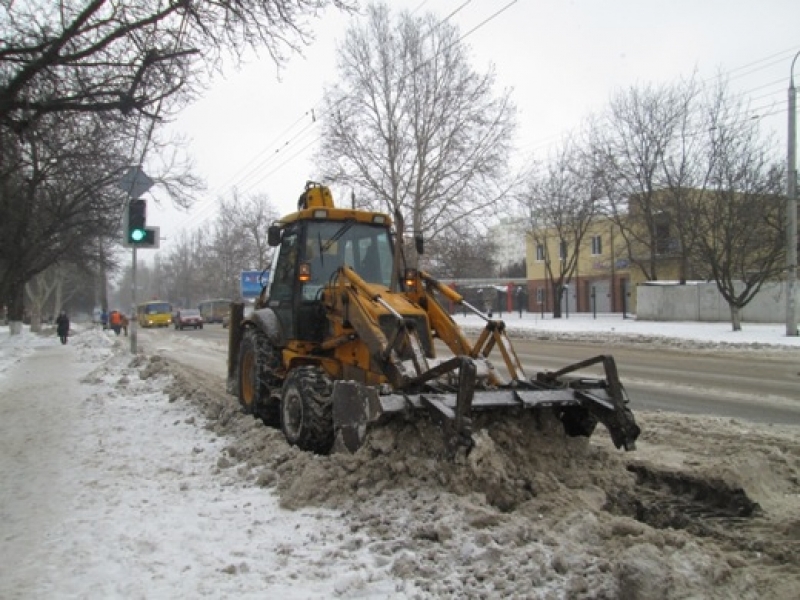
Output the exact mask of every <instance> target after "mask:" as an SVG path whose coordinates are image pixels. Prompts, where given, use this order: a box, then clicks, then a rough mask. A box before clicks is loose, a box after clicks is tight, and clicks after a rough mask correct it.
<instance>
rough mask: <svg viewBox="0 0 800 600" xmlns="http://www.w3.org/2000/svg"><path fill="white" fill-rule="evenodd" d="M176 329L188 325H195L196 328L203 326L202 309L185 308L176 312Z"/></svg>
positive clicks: (181, 328)
mask: <svg viewBox="0 0 800 600" xmlns="http://www.w3.org/2000/svg"><path fill="white" fill-rule="evenodd" d="M173 321H174V323H175V329H180V330H183V329H185V328H186V327H194V328H195V329H202V328H203V317H202V316H201V315H200V311H199V310H197V309H196V308H184V309H181V310H179V311H178V312H176V313H175V316H174V317H173Z"/></svg>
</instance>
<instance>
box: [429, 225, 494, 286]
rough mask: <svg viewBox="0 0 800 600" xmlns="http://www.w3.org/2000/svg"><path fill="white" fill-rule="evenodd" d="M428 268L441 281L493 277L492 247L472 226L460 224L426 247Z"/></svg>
mask: <svg viewBox="0 0 800 600" xmlns="http://www.w3.org/2000/svg"><path fill="white" fill-rule="evenodd" d="M426 254H427V255H429V257H426V259H425V260H426V261H427V262H430V264H429V265H428V268H430V270H431V271H432V272H433V274H434V275H435V276H436V277H437V278H440V279H444V278H446V279H474V278H482V277H494V271H495V264H494V262H493V260H492V257H493V256H494V254H495V245H494V243H493V241H492V240H491V238H490V237H489V236H488V235H487V234H486V233H485V232H481V231H479V230H478V228H477V227H476V226H475V224H474V223H469V222H461V223H456V224H454V225H453V227H451V228H449V229H446V230H445V231H443V232H442V233H441V235H440V236H439V237H438V238H436V239H435V240H434V241H432V242H431V243H429V244H428V247H427V250H426Z"/></svg>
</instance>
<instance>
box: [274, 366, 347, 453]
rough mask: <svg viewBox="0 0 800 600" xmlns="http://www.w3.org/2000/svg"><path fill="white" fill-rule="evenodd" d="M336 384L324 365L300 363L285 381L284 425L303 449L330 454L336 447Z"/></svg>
mask: <svg viewBox="0 0 800 600" xmlns="http://www.w3.org/2000/svg"><path fill="white" fill-rule="evenodd" d="M332 392H333V384H332V382H331V380H330V378H329V377H328V375H327V374H326V373H325V371H323V370H322V369H321V368H320V367H316V366H305V367H297V368H296V369H294V370H292V371H291V372H290V373H289V376H288V377H287V378H286V381H285V382H284V384H283V395H282V397H281V428H282V429H283V434H284V435H285V436H286V440H287V441H288V442H289V443H290V444H291V445H293V446H297V447H298V448H300V449H301V450H306V451H309V452H314V453H316V454H328V453H329V452H330V451H331V448H332V447H333V440H334V431H333V404H332V398H331V393H332Z"/></svg>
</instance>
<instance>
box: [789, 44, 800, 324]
mask: <svg viewBox="0 0 800 600" xmlns="http://www.w3.org/2000/svg"><path fill="white" fill-rule="evenodd" d="M798 56H800V52H798V53H797V54H795V55H794V58H793V59H792V68H791V71H790V73H789V143H788V146H789V151H788V156H787V160H788V163H789V164H788V173H787V177H788V185H787V194H786V195H787V200H786V211H787V213H788V214H787V219H786V271H787V273H786V335H787V336H796V335H797V310H796V307H795V298H794V296H795V286H796V283H797V160H796V154H795V153H796V145H797V125H796V123H795V117H796V114H797V109H796V107H795V99H796V95H795V89H794V63H795V62H796V61H797V57H798Z"/></svg>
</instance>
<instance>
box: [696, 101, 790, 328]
mask: <svg viewBox="0 0 800 600" xmlns="http://www.w3.org/2000/svg"><path fill="white" fill-rule="evenodd" d="M706 111H707V112H706V116H707V123H708V127H707V130H706V131H707V148H706V162H705V164H706V165H707V171H708V174H709V175H708V182H707V184H706V186H705V189H703V190H701V193H700V194H698V197H696V198H695V201H694V203H693V204H694V214H693V220H692V221H693V224H694V225H693V226H694V228H695V235H694V244H693V251H694V256H693V258H694V260H695V262H696V263H697V264H700V265H705V266H706V268H707V271H708V274H709V277H710V278H712V279H713V280H714V281H715V282H716V284H717V289H718V290H719V292H720V294H721V295H722V297H723V298H724V299H725V301H726V302H727V303H728V306H729V307H730V311H731V324H732V326H733V330H734V331H740V330H741V328H742V324H741V309H742V308H743V307H744V306H746V305H747V304H748V303H749V302H750V301H751V300H752V299H753V297H754V296H755V295H756V294H757V293H758V291H759V290H760V289H761V286H762V285H763V284H764V282H765V281H768V280H770V279H775V278H777V277H778V276H779V275H780V274H782V273H783V271H784V268H785V262H784V261H785V252H786V238H785V229H784V223H785V219H786V210H785V209H786V207H785V201H784V199H783V198H782V194H781V191H782V189H783V184H784V181H783V175H782V173H783V171H782V169H781V167H780V165H779V162H778V157H777V155H776V153H775V152H774V150H775V144H774V142H773V140H771V139H765V138H762V137H761V136H760V134H759V129H758V123H757V122H755V121H753V120H752V119H751V118H750V116H749V114H748V113H749V111H748V110H747V107H746V106H745V105H743V104H742V102H741V101H739V100H736V99H735V98H733V97H732V96H731V94H730V93H729V91H728V90H727V89H726V87H725V86H724V85H720V86H718V87H717V88H716V89H715V90H714V91H713V93H712V94H711V95H710V97H709V98H708V100H707V101H706Z"/></svg>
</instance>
